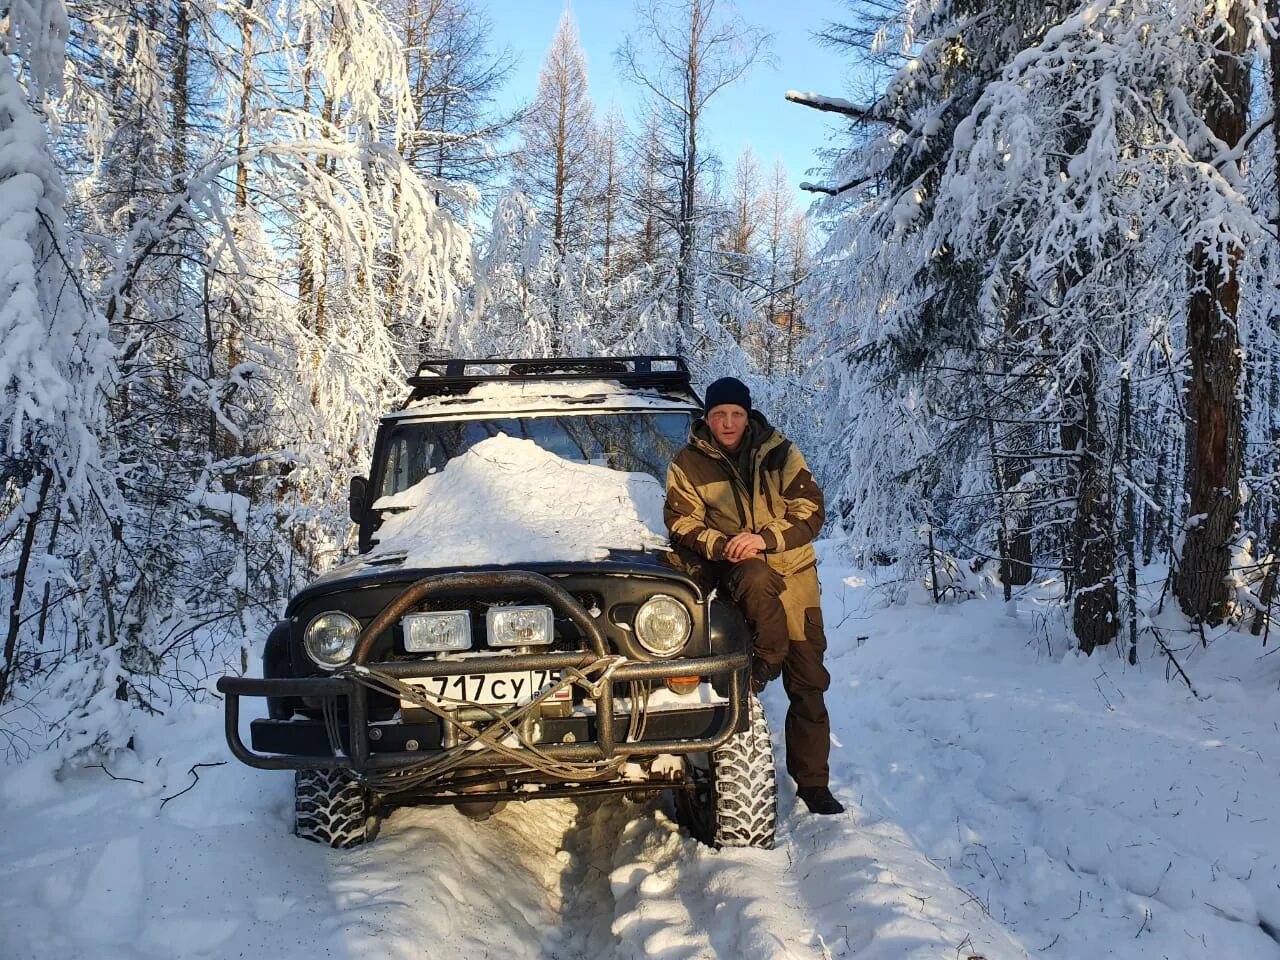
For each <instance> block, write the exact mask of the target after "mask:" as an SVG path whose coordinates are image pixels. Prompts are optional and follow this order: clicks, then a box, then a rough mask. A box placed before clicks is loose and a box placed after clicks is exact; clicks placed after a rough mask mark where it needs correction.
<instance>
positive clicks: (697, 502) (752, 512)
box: [663, 411, 826, 576]
mask: <svg viewBox="0 0 1280 960" xmlns="http://www.w3.org/2000/svg"><path fill="white" fill-rule="evenodd" d="M746 442H747V443H750V444H751V445H752V447H751V460H750V462H751V466H752V469H751V476H749V477H743V476H742V475H741V474H740V472H739V471H738V468H737V466H736V464H735V462H734V460H735V458H733V457H731V456H729V455H728V454H726V453H725V452H724V450H723V449H722V448H721V447H720V446H719V445H718V444H717V443H716V442H715V440H714V438H713V437H712V435H711V429H710V428H709V427H708V426H707V424H706V421H705V420H697V421H695V422H694V425H693V430H692V431H690V434H689V442H688V443H687V444H685V446H684V447H682V448H681V449H680V452H679V453H677V454H676V456H675V459H674V460H672V461H671V466H670V467H669V468H668V470H667V501H666V507H665V509H664V511H663V517H664V519H665V520H666V523H667V529H668V530H670V531H671V539H672V541H673V543H675V544H676V545H677V546H678V547H683V548H685V549H687V550H691V551H693V552H694V553H696V554H697V555H698V556H700V557H703V558H705V559H707V560H723V559H724V548H725V545H726V544H728V542H729V540H730V539H732V538H733V537H734V536H736V535H737V534H739V533H744V532H747V531H750V532H751V533H758V534H760V536H761V537H763V538H764V542H765V553H764V559H765V562H766V563H768V564H769V566H770V567H772V568H773V569H775V570H777V571H778V572H779V573H781V574H783V575H784V576H785V575H787V574H791V573H795V572H797V571H799V570H803V569H805V568H806V567H811V566H813V565H814V563H815V562H816V559H815V556H814V552H813V540H814V538H815V537H816V536H817V535H818V532H819V531H820V530H821V529H822V521H823V519H824V518H825V516H826V514H825V512H824V508H823V501H822V490H821V489H819V487H818V484H817V482H816V481H815V480H814V479H813V474H811V473H810V472H809V467H808V465H807V464H806V463H805V462H804V457H802V456H801V455H800V451H799V450H797V449H796V448H795V445H794V444H792V443H791V441H790V440H788V439H787V438H786V437H784V436H783V435H782V434H781V433H779V432H778V431H777V430H775V429H774V428H773V427H772V426H771V425H770V424H769V422H768V421H767V420H766V419H765V418H764V417H763V416H762V415H761V414H760V413H759V412H758V411H753V412H752V414H751V433H750V435H749V437H748V439H747V441H746Z"/></svg>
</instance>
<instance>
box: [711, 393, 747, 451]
mask: <svg viewBox="0 0 1280 960" xmlns="http://www.w3.org/2000/svg"><path fill="white" fill-rule="evenodd" d="M707 426H708V427H710V428H711V435H712V436H713V437H715V438H716V442H717V443H719V444H720V446H722V447H724V448H725V449H726V450H728V451H729V452H730V453H733V452H736V451H737V449H738V444H740V443H741V442H742V435H743V434H744V433H746V432H747V411H746V410H744V409H742V407H740V406H738V405H737V404H736V403H721V404H718V405H717V406H714V407H712V408H711V409H710V410H708V411H707Z"/></svg>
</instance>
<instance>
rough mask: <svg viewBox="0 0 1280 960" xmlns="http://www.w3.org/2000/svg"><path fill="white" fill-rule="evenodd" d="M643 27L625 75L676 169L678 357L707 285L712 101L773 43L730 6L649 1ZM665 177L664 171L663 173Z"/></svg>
mask: <svg viewBox="0 0 1280 960" xmlns="http://www.w3.org/2000/svg"><path fill="white" fill-rule="evenodd" d="M636 16H637V19H638V21H639V23H638V25H637V28H636V30H635V32H633V33H632V34H630V35H628V37H627V38H626V39H625V40H624V41H623V43H622V45H621V46H620V47H619V49H618V54H617V56H618V61H619V63H620V65H621V66H622V68H623V70H624V71H625V72H626V73H627V75H629V76H630V77H631V78H632V80H634V81H635V82H636V83H637V84H639V86H640V87H641V88H642V89H643V90H644V91H645V92H646V93H647V95H648V96H649V97H650V99H651V102H652V105H653V108H654V110H655V111H656V114H657V116H658V117H660V118H661V121H662V125H661V135H662V138H663V142H664V144H665V146H666V150H667V152H668V153H669V155H670V156H671V158H672V160H673V161H674V163H673V166H674V171H673V174H672V176H673V177H674V180H675V184H674V186H675V190H674V193H675V195H676V197H677V203H678V206H677V214H676V221H675V232H676V237H677V240H678V244H679V250H678V252H677V260H676V290H675V296H676V331H677V336H678V337H679V338H680V339H679V340H678V341H677V343H676V347H677V349H684V348H686V347H687V346H688V345H689V344H693V343H696V342H697V335H696V334H695V333H694V328H695V327H696V326H697V325H698V324H699V318H698V317H697V316H696V315H695V314H696V313H697V311H698V304H697V301H698V298H699V293H698V290H699V286H700V279H701V277H702V276H703V274H704V273H705V270H706V268H705V266H701V265H700V263H699V249H698V233H699V230H700V228H701V226H702V223H701V221H702V218H703V208H702V206H701V205H700V188H701V181H702V179H703V177H704V176H705V173H706V169H707V165H708V162H709V160H710V153H709V152H707V151H706V150H705V148H704V146H703V144H702V142H701V141H702V134H703V126H704V124H705V115H706V111H707V109H708V106H709V104H710V103H711V101H712V99H713V98H714V97H715V96H716V95H717V94H719V93H720V92H721V91H722V90H724V89H725V88H726V87H728V86H729V85H731V84H733V83H736V82H737V81H738V80H740V79H741V78H742V76H743V75H744V74H745V73H746V71H747V70H748V68H749V67H750V66H751V65H752V64H754V63H756V62H757V61H758V60H759V59H761V58H762V57H763V56H765V55H766V49H767V44H768V36H767V35H766V34H765V33H764V32H763V31H761V30H759V29H757V28H755V27H752V26H749V25H748V24H746V23H745V22H744V21H743V20H741V19H740V18H739V17H737V16H736V14H735V13H734V12H733V11H732V9H731V7H730V6H729V5H728V4H727V3H725V2H723V0H642V2H640V3H639V4H638V6H637V8H636ZM664 172H665V171H664Z"/></svg>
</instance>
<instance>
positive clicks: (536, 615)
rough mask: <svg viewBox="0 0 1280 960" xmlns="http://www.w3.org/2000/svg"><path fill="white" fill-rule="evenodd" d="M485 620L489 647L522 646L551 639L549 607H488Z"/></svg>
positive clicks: (552, 622)
mask: <svg viewBox="0 0 1280 960" xmlns="http://www.w3.org/2000/svg"><path fill="white" fill-rule="evenodd" d="M485 620H486V622H487V626H488V628H489V646H491V647H523V646H525V645H527V644H534V643H550V642H551V641H552V639H553V631H554V629H555V619H554V618H553V617H552V615H551V608H550V607H490V608H489V612H488V613H487V614H486V615H485Z"/></svg>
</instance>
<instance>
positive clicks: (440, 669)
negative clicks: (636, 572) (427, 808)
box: [217, 570, 750, 774]
mask: <svg viewBox="0 0 1280 960" xmlns="http://www.w3.org/2000/svg"><path fill="white" fill-rule="evenodd" d="M493 588H515V589H521V590H527V591H530V592H532V593H536V594H539V595H540V596H542V597H543V598H544V599H545V600H546V601H547V603H548V605H549V606H551V608H552V609H553V610H554V611H555V612H556V613H558V614H560V615H561V616H563V617H564V618H566V619H568V620H570V621H571V622H572V623H574V625H575V626H577V627H578V629H579V630H580V631H581V632H582V634H583V635H584V636H585V637H586V638H587V641H588V643H589V645H590V647H591V650H590V651H589V652H561V653H539V654H521V655H520V656H519V657H517V658H513V657H510V656H490V657H474V658H468V659H466V660H432V661H393V662H385V663H372V664H371V663H368V662H367V661H368V658H369V656H370V654H371V652H372V650H373V646H374V644H375V642H376V641H377V638H378V637H379V636H380V635H381V634H382V633H384V632H385V631H386V630H388V629H390V628H391V626H392V625H393V624H394V623H395V622H396V621H397V620H399V619H400V617H401V616H402V615H403V614H404V613H406V612H407V611H408V610H409V609H410V608H411V607H413V606H414V605H415V604H417V603H420V602H421V601H423V600H425V599H427V598H428V597H430V596H433V595H435V594H439V593H444V592H448V591H456V590H468V589H484V590H490V589H493ZM606 651H607V646H606V643H605V638H604V634H603V633H602V632H601V630H600V627H599V625H598V624H597V623H596V622H595V620H594V619H593V618H592V617H591V615H590V614H588V613H587V611H586V610H584V609H583V607H582V605H581V604H579V603H578V602H577V601H576V600H575V599H574V598H573V596H572V595H570V594H569V592H568V591H566V590H565V589H564V588H562V587H561V586H560V585H559V584H557V583H556V582H555V581H554V580H552V579H550V578H549V577H546V576H543V575H542V574H538V573H533V572H531V571H526V570H510V571H503V572H485V573H455V574H438V575H435V576H430V577H425V578H423V579H421V580H418V581H415V582H414V583H412V584H410V585H409V586H408V587H407V588H405V590H404V591H402V592H401V594H400V595H399V596H398V597H396V599H394V600H392V601H391V602H390V603H389V604H387V606H386V607H384V608H383V610H382V611H381V612H380V613H379V614H378V615H377V616H376V617H375V618H374V619H373V620H372V621H371V622H370V624H369V625H368V626H367V627H365V629H364V630H363V631H361V634H360V639H359V640H358V641H357V642H356V646H355V649H354V651H353V652H352V655H351V661H350V664H349V666H350V667H354V668H357V669H358V668H359V667H362V666H363V667H367V668H368V669H370V670H375V671H377V672H379V673H382V674H384V675H387V676H391V677H394V678H396V679H400V680H410V679H413V680H416V679H423V678H427V677H439V676H452V675H456V674H460V673H464V672H465V673H467V674H475V673H500V672H503V671H506V670H510V669H511V668H512V667H513V666H517V665H518V666H519V668H520V669H528V670H566V669H584V668H586V667H587V666H588V665H589V664H591V663H593V662H594V661H596V660H598V659H599V658H601V657H604V656H606V655H607V653H606ZM513 661H514V662H513ZM749 662H750V658H749V654H748V653H747V652H746V651H739V652H736V653H726V654H716V655H712V656H707V657H696V658H693V657H683V658H678V659H674V660H661V661H629V662H624V663H621V664H619V665H618V666H617V667H616V668H615V669H613V670H612V671H611V673H610V679H611V682H607V683H601V684H599V685H598V689H597V690H596V691H595V693H594V696H593V697H592V698H591V699H592V700H593V701H594V703H595V708H596V739H595V741H594V742H591V741H588V742H583V743H548V744H538V750H539V752H541V753H542V754H543V755H545V756H548V757H551V758H555V759H558V760H569V761H588V762H589V761H598V760H611V759H614V758H615V757H647V756H656V755H658V754H661V753H700V752H703V751H707V750H713V749H715V748H716V747H718V746H720V745H721V744H723V743H724V742H726V741H727V740H728V739H729V738H730V737H731V736H733V734H734V732H735V731H736V730H737V729H738V726H739V724H740V723H741V720H742V701H743V698H744V696H745V689H744V686H743V684H744V677H745V671H746V669H747V667H748V665H749ZM721 673H729V674H730V682H729V703H728V710H727V711H725V712H724V716H723V718H722V719H721V721H720V723H718V724H717V726H716V729H715V730H714V731H713V732H712V733H711V734H710V735H708V736H703V737H699V738H696V739H669V740H645V741H641V742H624V743H619V742H618V736H617V733H616V731H615V730H614V724H615V722H616V721H617V720H618V719H619V718H617V717H615V716H614V712H613V704H614V696H613V682H627V681H638V680H664V679H669V678H674V677H687V676H690V675H697V676H706V675H710V674H721ZM217 686H218V690H219V692H221V693H222V694H224V695H225V697H226V703H225V721H226V738H227V745H228V746H229V747H230V749H231V753H232V754H233V755H234V756H235V757H236V759H237V760H240V761H241V762H242V763H245V764H247V765H249V766H251V767H256V768H258V769H260V770H329V769H338V768H341V769H349V770H352V771H354V772H356V773H357V774H364V773H372V772H375V771H394V770H396V769H398V768H401V767H405V766H409V765H412V764H415V763H420V762H421V761H422V759H423V753H421V752H418V751H397V752H379V753H376V754H375V753H374V752H373V751H372V749H371V747H370V737H369V691H368V689H367V687H366V686H365V685H364V684H362V683H360V682H359V681H357V680H355V679H352V678H349V677H344V676H332V677H290V678H263V679H259V678H251V677H231V676H227V677H221V678H220V679H219V680H218V684H217ZM241 697H315V698H334V699H338V698H343V697H345V698H346V700H347V711H346V712H347V728H348V744H349V751H348V755H346V756H338V755H336V754H334V755H330V756H327V757H325V756H296V755H288V754H265V753H256V752H254V751H253V750H251V749H250V748H249V747H248V746H246V745H245V743H244V741H243V740H242V739H241V736H240V698H241ZM622 719H624V720H625V717H624V718H622ZM475 759H476V760H477V761H481V762H483V763H487V764H491V765H493V766H510V765H511V764H512V761H511V760H510V759H508V758H505V757H501V756H499V755H497V754H495V753H493V752H492V751H489V750H479V751H476V756H475Z"/></svg>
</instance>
